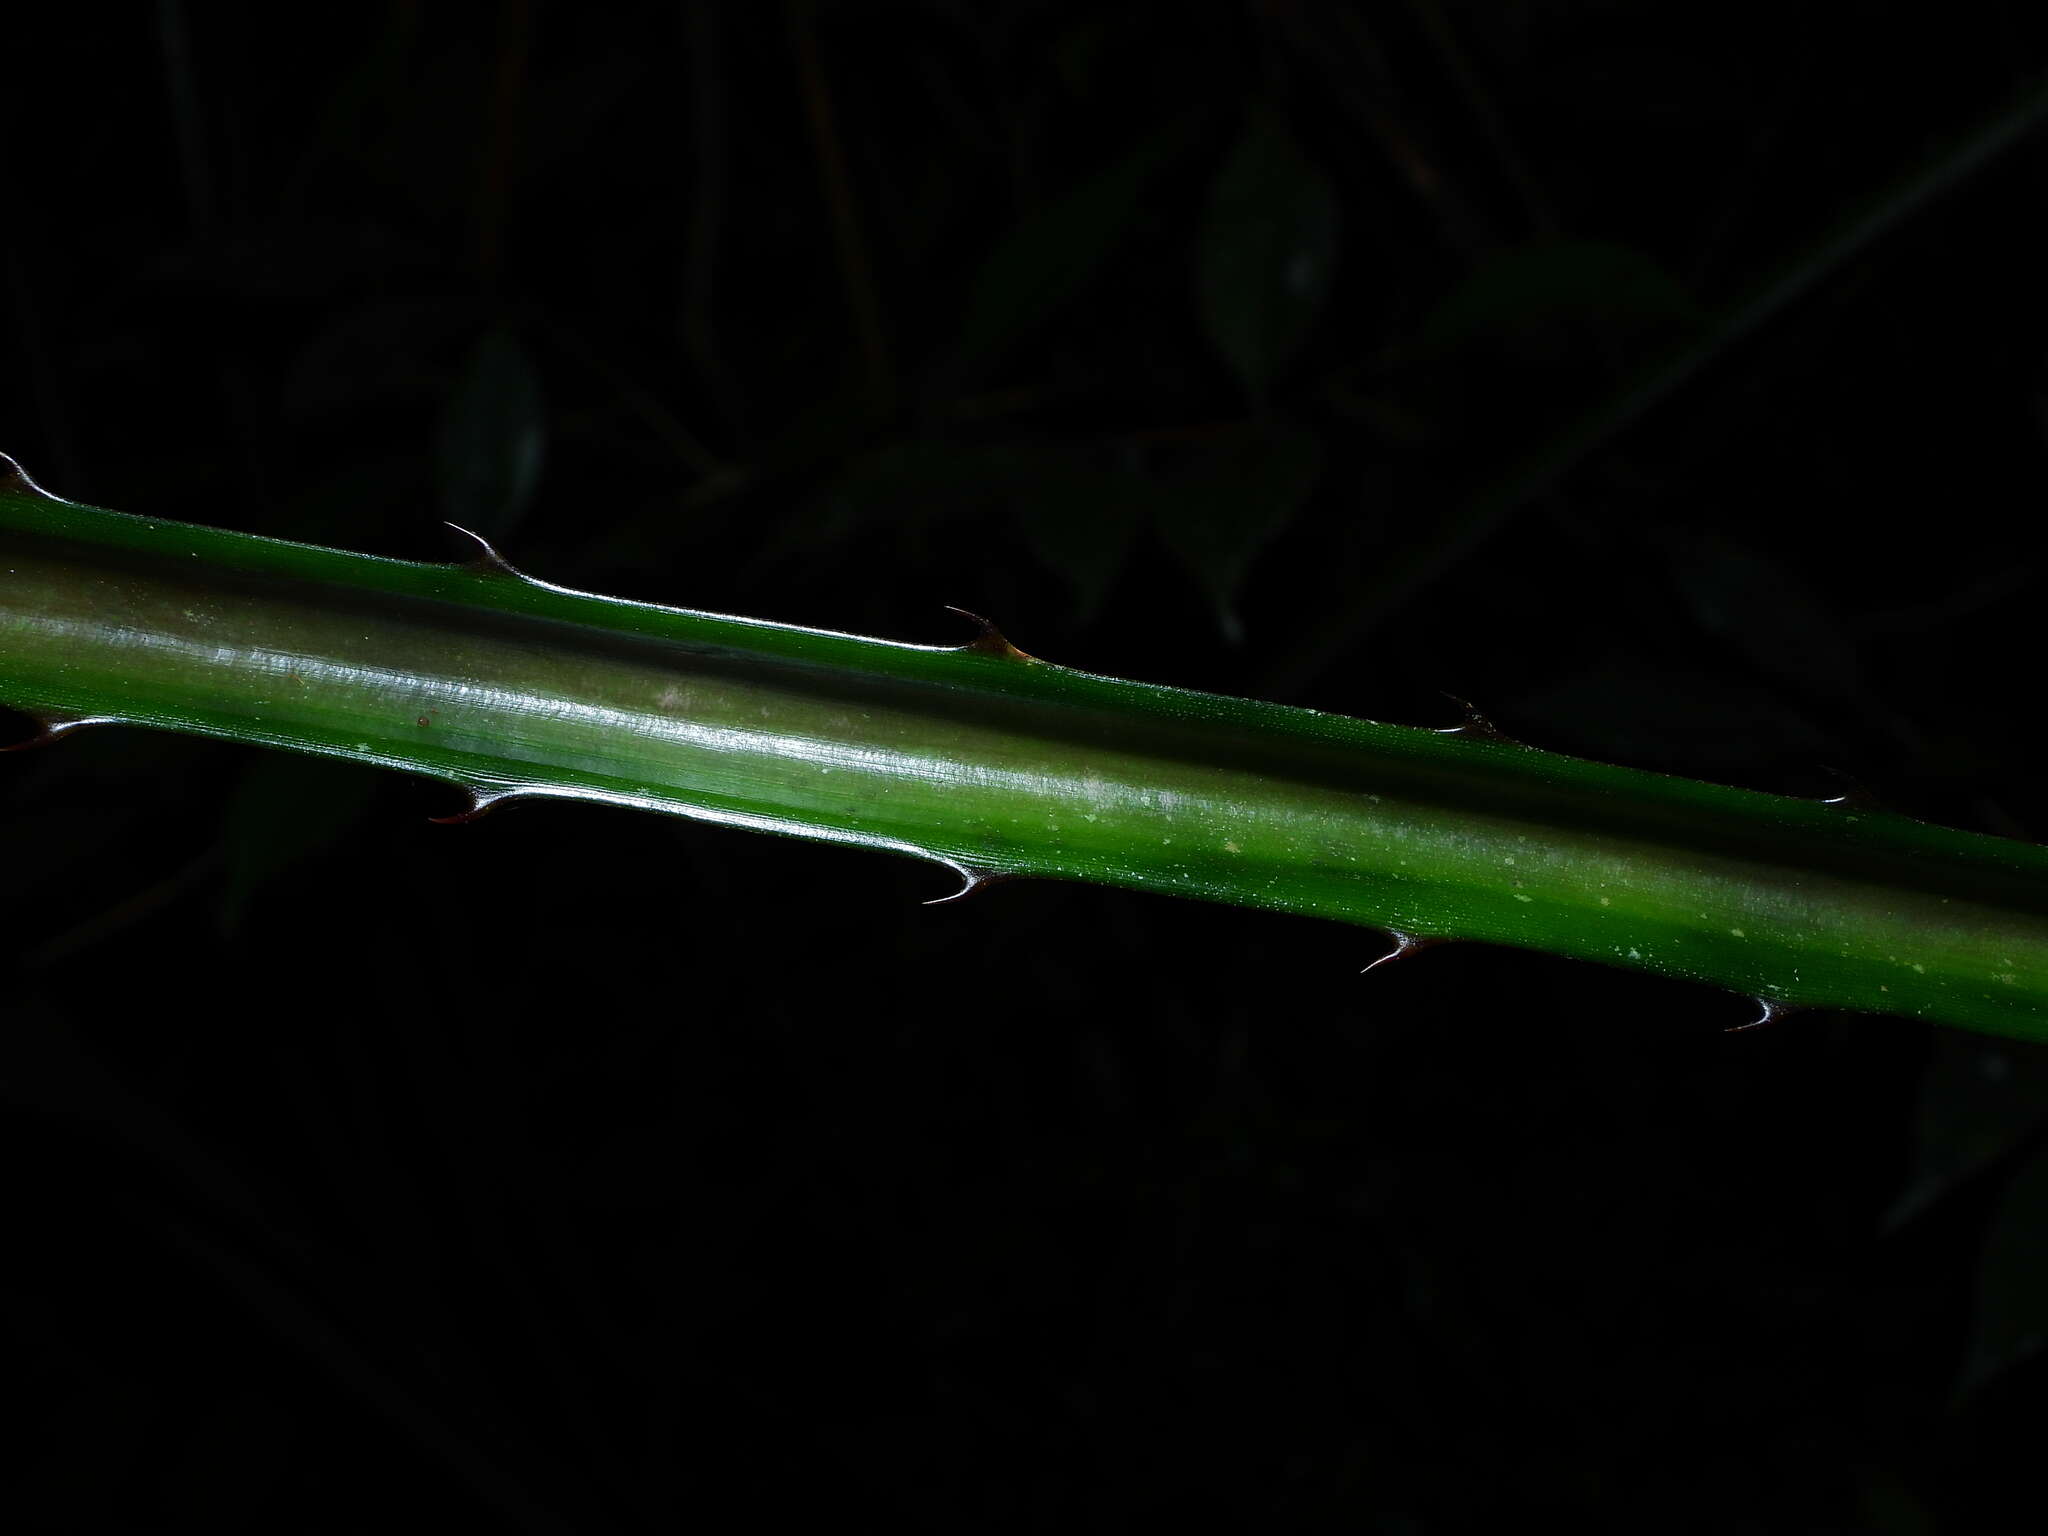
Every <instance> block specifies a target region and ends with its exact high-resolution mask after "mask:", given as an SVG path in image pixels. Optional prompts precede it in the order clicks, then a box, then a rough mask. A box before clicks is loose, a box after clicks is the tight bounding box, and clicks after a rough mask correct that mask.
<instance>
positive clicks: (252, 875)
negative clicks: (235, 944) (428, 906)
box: [219, 757, 379, 933]
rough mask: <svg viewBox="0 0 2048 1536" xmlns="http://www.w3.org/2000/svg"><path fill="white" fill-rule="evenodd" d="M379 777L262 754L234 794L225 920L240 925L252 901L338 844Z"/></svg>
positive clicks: (346, 766)
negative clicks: (295, 869) (287, 875)
mask: <svg viewBox="0 0 2048 1536" xmlns="http://www.w3.org/2000/svg"><path fill="white" fill-rule="evenodd" d="M378 782H379V781H378V776H377V775H376V774H374V773H370V772H367V771H365V770H364V769H362V768H359V767H357V766H355V765H354V764H353V763H345V762H335V761H332V760H330V759H325V758H317V757H312V758H302V757H260V758H256V759H255V760H253V761H252V762H251V763H250V764H249V766H248V769H247V771H246V772H245V773H244V774H243V775H242V782H241V783H240V784H239V785H238V786H237V787H236V789H235V793H234V795H233V797H232V798H231V799H230V800H229V801H228V804H227V808H226V812H225V817H224V825H223V828H222V835H223V839H224V841H225V843H226V846H227V882H226V885H225V886H224V888H223V889H222V891H221V897H220V908H219V920H220V925H221V928H222V929H223V930H224V931H225V932H229V933H232V932H233V931H234V930H235V929H236V928H237V927H239V926H240V924H241V921H242V917H243V915H244V914H245V913H246V912H247V911H248V908H249V903H250V902H251V901H252V900H253V899H254V898H256V897H257V896H259V895H260V894H261V893H262V892H263V891H264V889H265V888H266V887H268V886H269V885H271V884H272V883H273V882H275V881H276V880H278V879H279V878H280V877H282V876H283V875H285V874H287V873H289V872H290V871H291V870H292V869H294V868H296V867H297V866H299V865H301V864H303V863H305V862H307V861H308V860H310V859H313V858H315V857H317V856H318V855H320V854H321V853H324V852H326V851H327V850H328V849H330V848H334V847H336V846H338V845H339V844H340V843H341V841H342V839H343V837H344V835H345V834H346V833H347V832H348V830H349V828H350V827H352V826H353V825H355V822H356V820H357V818H358V817H359V816H360V815H361V813H362V811H363V809H364V807H366V806H367V805H368V804H369V803H370V800H371V798H372V797H373V796H374V795H375V794H376V792H377V786H378Z"/></svg>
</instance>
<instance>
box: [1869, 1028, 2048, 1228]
mask: <svg viewBox="0 0 2048 1536" xmlns="http://www.w3.org/2000/svg"><path fill="white" fill-rule="evenodd" d="M1929 1049H1930V1054H1929V1056H1928V1061H1927V1070H1926V1072H1925V1073H1924V1074H1923V1075H1922V1077H1921V1081H1920V1105H1919V1110H1918V1112H1917V1114H1916V1116H1915V1119H1914V1127H1913V1166H1912V1171H1911V1172H1910V1173H1908V1174H1907V1176H1906V1183H1905V1188H1904V1189H1903V1190H1902V1191H1901V1193H1900V1195H1899V1198H1898V1201H1897V1203H1896V1204H1894V1206H1893V1207H1892V1210H1891V1212H1890V1214H1889V1215H1888V1216H1887V1217H1886V1220H1885V1225H1886V1226H1887V1227H1891V1228H1897V1227H1900V1226H1903V1225H1904V1224H1905V1223H1906V1222H1908V1221H1911V1220H1912V1219H1913V1218H1914V1217H1915V1216H1917V1215H1919V1214H1920V1213H1921V1212H1922V1211H1925V1210H1927V1209H1928V1208H1929V1207H1931V1206H1932V1205H1933V1204H1934V1203H1935V1202H1936V1201H1938V1200H1940V1199H1941V1198H1942V1197H1943V1196H1944V1195H1946V1194H1947V1193H1949V1191H1951V1190H1953V1189H1955V1188H1956V1187H1957V1186H1958V1185H1960V1184H1962V1183H1964V1182H1966V1181H1967V1180H1969V1179H1970V1178H1972V1177H1974V1176H1975V1175H1977V1174H1980V1173H1982V1172H1984V1171H1985V1170H1986V1169H1988V1168H1990V1167H1991V1166H1992V1165H1993V1164H1994V1163H1996V1162H1998V1161H1999V1160H2000V1159H2001V1158H2004V1157H2006V1156H2007V1155H2009V1154H2010V1153H2012V1152H2013V1151H2015V1150H2016V1149H2017V1148H2018V1147H2019V1146H2020V1144H2021V1143H2022V1142H2024V1141H2025V1140H2026V1139H2027V1137H2028V1136H2029V1135H2031V1134H2032V1133H2033V1132H2035V1131H2036V1130H2038V1129H2040V1127H2041V1126H2042V1125H2043V1124H2044V1123H2048V1049H2043V1048H2042V1047H2041V1046H2039V1045H2036V1044H2033V1043H2032V1042H2029V1041H2023V1040H1978V1039H1972V1038H1970V1037H1969V1036H1966V1035H1936V1036H1935V1037H1934V1038H1933V1040H1932V1041H1931V1042H1930V1047H1929Z"/></svg>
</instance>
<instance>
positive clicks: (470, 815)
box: [427, 789, 521, 827]
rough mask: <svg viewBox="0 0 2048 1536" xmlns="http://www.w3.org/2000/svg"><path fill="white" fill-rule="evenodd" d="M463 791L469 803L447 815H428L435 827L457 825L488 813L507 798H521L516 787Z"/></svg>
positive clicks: (478, 818)
mask: <svg viewBox="0 0 2048 1536" xmlns="http://www.w3.org/2000/svg"><path fill="white" fill-rule="evenodd" d="M465 793H467V794H468V796H469V804H468V805H467V806H465V807H464V808H463V809H461V810H459V811H455V812H453V813H451V814H449V815H447V816H429V817H428V818H427V820H428V821H430V822H432V823H433V824H434V825H435V826H437V827H459V826H462V825H463V824H464V823H466V822H472V821H478V820H481V819H482V818H483V817H485V816H488V815H490V813H491V812H492V811H493V810H495V809H496V808H497V807H499V806H501V805H503V804H504V803H505V802H506V801H507V800H517V799H519V798H521V797H520V793H519V791H518V790H516V789H469V790H466V791H465Z"/></svg>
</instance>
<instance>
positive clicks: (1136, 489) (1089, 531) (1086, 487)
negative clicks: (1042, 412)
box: [995, 444, 1159, 624]
mask: <svg viewBox="0 0 2048 1536" xmlns="http://www.w3.org/2000/svg"><path fill="white" fill-rule="evenodd" d="M995 468H996V469H997V471H998V473H1000V474H1001V475H1002V476H1003V483H1004V484H1006V485H1007V486H1008V487H1009V496H1010V505H1011V508H1012V511H1013V513H1014V515H1015V517H1016V520H1017V528H1018V532H1019V533H1020V534H1022V536H1023V538H1024V542H1025V543H1026V544H1027V545H1028V546H1029V547H1030V549H1031V552H1032V553H1033V554H1034V555H1036V556H1037V557H1038V558H1039V560H1040V561H1041V562H1043V563H1044V565H1045V566H1046V568H1047V569H1048V570H1050V571H1052V572H1053V573H1054V574H1055V575H1057V576H1059V577H1061V578H1062V579H1063V580H1064V581H1065V582H1066V583H1067V586H1068V588H1069V590H1070V591H1071V592H1072V594H1073V599H1074V614H1073V620H1074V622H1075V623H1076V624H1085V623H1087V622H1088V621H1089V620H1090V619H1092V618H1093V617H1094V616H1095V614H1096V613H1097V612H1098V611H1099V610H1100V608H1101V607H1102V601H1103V599H1104V598H1105V597H1107V596H1108V595H1109V589H1110V586H1111V584H1112V583H1114V582H1115V580H1116V578H1117V573H1118V572H1119V571H1121V570H1122V569H1123V565H1124V561H1125V560H1126V559H1127V558H1128V557H1129V555H1130V552H1131V545H1132V544H1133V543H1134V542H1135V541H1136V539H1137V536H1138V527H1139V524H1140V523H1141V522H1142V521H1143V520H1144V516H1145V508H1146V507H1147V505H1148V504H1150V503H1151V502H1153V501H1156V500H1157V499H1158V497H1159V486H1158V483H1157V482H1156V481H1155V480H1153V479H1152V477H1151V476H1150V475H1149V474H1147V473H1146V472H1145V470H1144V469H1143V467H1142V466H1140V465H1138V464H1135V463H1132V462H1128V461H1125V462H1104V461H1103V460H1102V459H1101V458H1100V457H1099V456H1098V455H1095V454H1091V453H1089V452H1088V451H1087V450H1085V449H1084V448H1080V447H1076V446H1069V445H1062V444H1013V445H1010V446H1009V448H1008V449H1007V450H1006V451H1005V452H1004V454H1003V455H1002V457H1001V460H1000V462H999V463H998V464H997V465H996V466H995Z"/></svg>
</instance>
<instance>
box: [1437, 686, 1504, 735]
mask: <svg viewBox="0 0 2048 1536" xmlns="http://www.w3.org/2000/svg"><path fill="white" fill-rule="evenodd" d="M1444 697H1445V698H1447V699H1449V700H1450V701H1451V702H1452V703H1453V704H1455V705H1457V706H1458V710H1459V712H1460V713H1461V714H1462V715H1463V716H1464V718H1463V719H1462V720H1460V721H1459V722H1458V723H1457V724H1456V725H1446V726H1439V727H1436V728H1435V730H1436V734H1437V735H1439V736H1463V737H1465V738H1466V739H1468V740H1471V741H1497V742H1500V743H1501V744H1502V745H1504V746H1510V747H1519V746H1521V745H1522V743H1521V742H1519V741H1517V740H1515V738H1514V737H1512V736H1510V735H1509V734H1508V733H1507V732H1506V731H1504V730H1502V729H1501V728H1500V727H1499V726H1497V725H1495V724H1494V723H1493V722H1492V721H1491V720H1489V719H1487V718H1486V716H1484V715H1482V714H1481V713H1480V712H1479V710H1478V709H1477V708H1476V707H1475V706H1474V705H1473V703H1472V701H1471V700H1470V699H1461V698H1459V697H1458V696H1457V695H1456V694H1455V693H1447V694H1445V695H1444Z"/></svg>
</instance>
